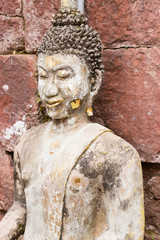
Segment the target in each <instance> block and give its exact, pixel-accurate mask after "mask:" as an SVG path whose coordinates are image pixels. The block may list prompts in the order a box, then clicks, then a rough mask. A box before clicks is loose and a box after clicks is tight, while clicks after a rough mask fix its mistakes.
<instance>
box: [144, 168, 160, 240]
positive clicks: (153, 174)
mask: <svg viewBox="0 0 160 240" xmlns="http://www.w3.org/2000/svg"><path fill="white" fill-rule="evenodd" d="M143 176H144V189H145V217H146V240H151V239H152V237H154V238H153V239H155V240H160V235H159V234H160V165H159V164H152V163H144V164H143Z"/></svg>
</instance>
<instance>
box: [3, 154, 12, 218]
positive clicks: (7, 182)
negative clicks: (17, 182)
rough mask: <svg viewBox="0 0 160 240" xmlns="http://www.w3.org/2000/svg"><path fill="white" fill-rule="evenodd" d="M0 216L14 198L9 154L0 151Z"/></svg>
mask: <svg viewBox="0 0 160 240" xmlns="http://www.w3.org/2000/svg"><path fill="white" fill-rule="evenodd" d="M0 170H1V174H0V211H1V214H0V217H1V218H2V216H3V215H4V212H5V211H7V210H8V209H9V208H10V207H11V205H12V202H13V198H14V180H13V163H12V159H11V157H10V156H9V155H6V154H5V153H4V152H2V151H0Z"/></svg>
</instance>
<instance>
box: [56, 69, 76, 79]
mask: <svg viewBox="0 0 160 240" xmlns="http://www.w3.org/2000/svg"><path fill="white" fill-rule="evenodd" d="M56 75H57V78H58V79H60V80H65V79H67V78H71V77H72V76H73V72H72V71H71V70H70V69H61V70H58V71H57V73H56Z"/></svg>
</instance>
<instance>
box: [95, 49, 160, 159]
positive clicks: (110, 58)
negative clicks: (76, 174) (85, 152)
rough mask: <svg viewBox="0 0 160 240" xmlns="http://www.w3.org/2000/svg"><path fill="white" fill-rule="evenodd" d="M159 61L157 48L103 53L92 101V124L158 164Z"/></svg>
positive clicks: (159, 140)
mask: <svg viewBox="0 0 160 240" xmlns="http://www.w3.org/2000/svg"><path fill="white" fill-rule="evenodd" d="M159 62H160V49H159V48H150V49H147V48H142V49H140V48H139V49H128V50H127V49H119V50H105V51H104V63H105V69H106V73H105V79H104V83H103V85H102V89H101V91H100V93H99V95H98V97H97V99H96V102H95V115H96V121H97V120H98V118H100V119H101V122H103V123H104V124H105V125H107V126H108V127H109V128H111V129H113V130H114V131H115V133H116V134H118V135H120V136H121V137H123V138H125V139H126V140H127V141H129V142H130V143H131V144H133V145H134V146H135V147H136V149H137V150H138V151H139V153H140V155H141V157H142V160H143V161H151V162H160V80H159V79H160V71H159Z"/></svg>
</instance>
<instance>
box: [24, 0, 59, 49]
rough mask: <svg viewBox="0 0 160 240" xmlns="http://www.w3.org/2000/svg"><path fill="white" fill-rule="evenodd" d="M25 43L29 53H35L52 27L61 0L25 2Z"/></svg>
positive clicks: (25, 0)
mask: <svg viewBox="0 0 160 240" xmlns="http://www.w3.org/2000/svg"><path fill="white" fill-rule="evenodd" d="M23 6H24V11H23V14H24V18H25V43H26V51H27V52H29V53H30V52H35V51H36V50H37V47H38V46H39V45H40V43H41V41H42V37H43V36H44V33H45V32H46V30H47V29H48V28H49V27H50V26H51V19H52V15H53V13H54V12H56V11H57V9H58V8H59V6H60V0H55V1H50V0H44V1H39V0H35V1H32V0H24V5H23Z"/></svg>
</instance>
